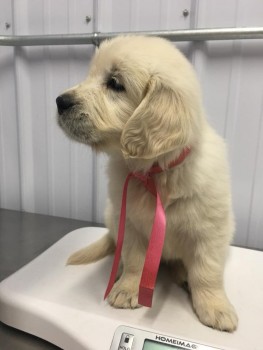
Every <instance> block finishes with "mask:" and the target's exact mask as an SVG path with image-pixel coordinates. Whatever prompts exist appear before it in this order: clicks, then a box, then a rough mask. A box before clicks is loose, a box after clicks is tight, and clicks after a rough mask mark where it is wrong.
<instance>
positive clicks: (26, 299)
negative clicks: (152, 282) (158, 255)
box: [0, 227, 263, 350]
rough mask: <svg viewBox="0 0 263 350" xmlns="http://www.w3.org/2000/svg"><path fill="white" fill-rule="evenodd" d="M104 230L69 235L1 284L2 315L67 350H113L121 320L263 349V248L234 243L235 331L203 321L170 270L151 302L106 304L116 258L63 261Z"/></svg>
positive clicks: (229, 285) (230, 290) (241, 348)
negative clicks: (129, 306) (129, 307)
mask: <svg viewBox="0 0 263 350" xmlns="http://www.w3.org/2000/svg"><path fill="white" fill-rule="evenodd" d="M104 233H105V229H102V228H93V227H89V228H82V229H78V230H76V231H73V232H70V233H69V234H68V235H66V236H65V237H64V238H63V239H61V240H60V241H58V242H57V243H56V244H55V245H53V246H52V247H51V248H49V249H48V250H47V251H46V252H44V253H43V254H41V255H40V256H39V257H37V258H36V259H35V260H33V261H32V262H30V263H29V264H28V265H26V266H24V267H23V268H22V269H21V270H19V271H18V272H16V273H15V274H14V275H12V276H10V277H9V278H7V279H6V280H4V281H3V282H2V283H0V320H1V321H2V322H4V323H6V324H8V325H10V326H12V327H15V328H18V329H21V330H23V331H25V332H28V333H31V334H34V335H36V336H38V337H40V338H43V339H46V340H48V341H50V342H51V343H54V344H56V345H57V346H59V347H61V348H62V349H65V350H84V349H88V350H109V348H110V345H111V342H112V339H113V335H114V332H115V330H116V328H117V327H118V326H120V325H128V326H131V327H135V328H141V329H145V330H150V331H153V332H156V333H160V334H164V335H166V336H173V337H177V338H182V339H187V340H189V341H191V340H192V341H196V342H199V343H203V344H207V345H212V346H215V347H218V348H222V349H224V350H225V349H231V350H233V349H235V350H248V349H249V350H262V349H263V271H262V270H263V253H261V252H257V251H253V250H248V249H241V248H231V251H230V255H229V258H228V261H227V265H226V271H225V284H226V290H227V294H228V295H229V298H230V300H231V301H232V302H233V304H234V305H235V307H236V309H237V312H238V315H239V326H238V330H237V331H236V332H234V333H233V334H229V333H225V332H219V331H216V330H213V329H210V328H208V327H206V326H204V325H202V324H201V323H200V322H199V320H198V319H197V317H196V315H195V313H194V312H193V310H192V307H191V304H190V302H189V298H188V296H187V294H186V293H185V292H184V291H183V290H181V289H180V288H178V287H177V286H176V285H174V284H172V283H171V282H170V281H169V280H168V278H167V276H166V273H165V271H162V272H161V274H160V277H159V278H158V281H157V287H156V290H155V293H154V299H153V307H152V308H151V309H149V308H146V307H142V308H140V309H136V310H117V309H114V308H112V307H110V306H109V305H108V304H107V302H105V301H103V295H104V291H105V288H106V284H107V282H108V277H109V273H110V269H111V263H112V258H111V257H108V258H105V259H104V260H101V261H99V262H97V263H94V264H91V265H86V266H65V262H66V260H67V258H68V256H69V255H70V254H71V253H73V252H74V251H75V250H77V249H80V248H82V247H84V246H85V245H88V244H89V243H91V242H93V241H95V240H97V239H98V238H99V237H101V236H102V235H103V234H104Z"/></svg>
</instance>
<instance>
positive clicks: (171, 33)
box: [0, 27, 263, 46]
mask: <svg viewBox="0 0 263 350" xmlns="http://www.w3.org/2000/svg"><path fill="white" fill-rule="evenodd" d="M118 35H145V36H158V37H162V38H165V39H168V40H170V41H207V40H238V39H263V27H252V28H249V27H247V28H211V29H192V30H163V31H159V30H158V31H143V32H112V33H90V34H54V35H21V36H19V35H6V36H0V46H45V45H87V44H93V45H99V44H100V43H101V42H102V41H103V40H106V39H110V38H113V37H115V36H118Z"/></svg>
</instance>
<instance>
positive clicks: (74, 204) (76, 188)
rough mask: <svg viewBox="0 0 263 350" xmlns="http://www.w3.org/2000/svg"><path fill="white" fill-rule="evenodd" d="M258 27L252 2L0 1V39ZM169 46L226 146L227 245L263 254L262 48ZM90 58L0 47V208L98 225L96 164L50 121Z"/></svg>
mask: <svg viewBox="0 0 263 350" xmlns="http://www.w3.org/2000/svg"><path fill="white" fill-rule="evenodd" d="M185 9H187V10H188V11H189V15H188V16H186V17H185V16H184V15H183V11H184V10H185ZM86 16H90V17H91V21H90V22H89V23H87V22H86ZM262 18H263V2H262V1H257V0H251V1H247V0H239V1H238V0H231V1H228V2H227V4H226V2H223V1H218V0H199V1H193V0H178V1H174V0H93V1H92V0H56V1H53V0H20V1H12V2H10V1H8V0H2V1H1V2H0V35H9V34H10V35H11V34H17V35H26V34H38V35H41V34H57V33H63V34H66V33H88V32H94V31H101V32H111V31H130V30H157V29H160V30H161V29H194V28H212V27H243V26H262ZM6 23H9V24H10V27H9V28H8V26H6ZM178 46H179V48H180V49H181V50H182V51H183V52H184V53H185V55H186V56H187V57H188V58H189V59H190V60H191V61H192V63H193V64H194V66H195V68H196V70H197V73H198V76H199V79H200V82H201V85H202V88H203V95H204V104H205V107H206V111H207V115H208V118H209V120H210V121H211V123H212V124H213V125H214V127H215V128H216V129H217V130H218V132H219V133H220V134H221V135H222V136H224V137H225V138H226V140H227V143H228V146H229V158H230V162H231V169H232V187H233V198H234V208H235V213H236V219H237V234H236V238H235V243H236V244H239V245H243V246H248V247H255V248H261V249H263V215H262V214H263V209H262V208H263V162H262V159H263V128H262V120H263V40H261V41H260V40H250V41H245V40H242V41H240V40H239V41H214V42H213V41H208V42H202V43H191V42H184V43H178ZM93 52H94V47H93V46H92V45H87V46H70V47H66V46H53V47H51V46H50V47H47V46H46V47H21V48H12V47H0V207H2V208H9V209H18V210H25V211H29V212H37V213H44V214H51V215H58V216H64V217H71V218H76V219H84V220H85V219H86V220H93V221H96V222H103V211H104V207H105V199H106V192H107V181H106V177H105V161H106V159H105V156H103V155H100V156H98V155H96V154H93V153H92V152H91V150H90V149H89V148H87V147H85V146H84V145H79V144H77V143H74V142H72V141H70V140H69V139H67V138H66V137H65V136H64V134H63V133H62V131H61V130H60V129H59V128H58V126H57V124H56V119H55V114H56V106H55V98H56V97H57V95H58V94H59V93H60V92H62V91H63V90H64V89H66V88H67V87H69V86H71V85H73V84H75V83H77V82H79V81H80V80H82V79H83V78H84V77H85V75H86V74H87V72H88V67H89V62H90V58H91V56H92V54H93Z"/></svg>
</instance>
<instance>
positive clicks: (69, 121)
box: [57, 106, 93, 145]
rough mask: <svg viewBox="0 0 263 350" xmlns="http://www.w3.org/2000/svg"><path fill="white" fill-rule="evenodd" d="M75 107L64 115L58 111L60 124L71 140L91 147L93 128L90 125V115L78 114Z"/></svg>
mask: <svg viewBox="0 0 263 350" xmlns="http://www.w3.org/2000/svg"><path fill="white" fill-rule="evenodd" d="M74 107H75V106H74ZM74 107H73V108H71V109H70V110H69V111H64V112H63V113H59V111H58V113H57V121H58V124H59V126H60V127H61V128H62V130H63V131H64V132H65V133H66V135H67V136H69V137H70V138H71V139H73V140H75V141H78V142H81V143H85V144H88V145H91V144H92V139H93V137H92V126H91V125H90V122H89V118H88V115H87V114H86V113H81V112H77V111H76V108H74Z"/></svg>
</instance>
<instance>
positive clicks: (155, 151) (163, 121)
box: [121, 77, 191, 159]
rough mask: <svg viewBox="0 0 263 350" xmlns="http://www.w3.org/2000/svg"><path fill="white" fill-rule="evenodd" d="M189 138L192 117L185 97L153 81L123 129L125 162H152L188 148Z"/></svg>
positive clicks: (158, 79)
mask: <svg viewBox="0 0 263 350" xmlns="http://www.w3.org/2000/svg"><path fill="white" fill-rule="evenodd" d="M190 136H191V113H190V110H189V107H188V105H187V103H186V96H183V94H182V93H180V92H179V91H174V90H173V89H172V88H171V87H169V86H166V85H165V84H164V83H163V82H162V81H161V79H160V78H158V77H154V78H152V79H151V80H150V82H149V84H148V89H147V92H146V95H145V97H144V99H143V100H142V102H141V103H140V105H139V106H138V107H137V109H136V110H135V111H134V113H133V115H132V116H131V117H130V119H129V120H128V122H127V123H126V125H125V128H124V130H123V132H122V136H121V147H122V152H123V155H124V157H125V158H142V159H152V158H155V157H158V156H160V155H161V154H164V153H167V152H169V151H172V150H173V149H175V148H177V147H184V146H187V145H188V142H189V139H190Z"/></svg>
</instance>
